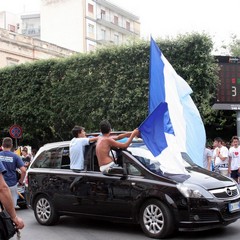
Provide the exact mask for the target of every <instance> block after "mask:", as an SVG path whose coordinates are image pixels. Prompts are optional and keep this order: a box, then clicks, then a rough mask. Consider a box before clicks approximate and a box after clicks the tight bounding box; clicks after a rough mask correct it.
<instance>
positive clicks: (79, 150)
mask: <svg viewBox="0 0 240 240" xmlns="http://www.w3.org/2000/svg"><path fill="white" fill-rule="evenodd" d="M86 145H89V138H73V139H72V140H71V142H70V146H69V152H70V169H78V170H83V169H84V152H85V146H86Z"/></svg>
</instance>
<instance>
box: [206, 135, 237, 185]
mask: <svg viewBox="0 0 240 240" xmlns="http://www.w3.org/2000/svg"><path fill="white" fill-rule="evenodd" d="M203 167H204V168H206V169H207V170H209V171H214V172H217V173H220V174H222V175H225V176H229V177H231V178H233V179H234V180H235V181H236V182H238V183H240V146H239V138H238V136H233V137H232V139H231V142H230V146H228V147H227V146H226V143H225V142H224V141H223V140H222V139H221V138H220V137H216V138H215V139H214V142H213V146H209V147H206V148H205V151H204V157H203Z"/></svg>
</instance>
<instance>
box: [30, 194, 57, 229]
mask: <svg viewBox="0 0 240 240" xmlns="http://www.w3.org/2000/svg"><path fill="white" fill-rule="evenodd" d="M33 210H34V215H35V218H36V219H37V221H38V222H39V223H40V224H41V225H47V226H49V225H53V224H55V223H57V222H58V220H59V214H58V213H57V211H56V209H55V208H54V206H53V203H52V201H51V200H50V199H49V198H48V197H47V196H45V195H39V196H38V197H37V198H36V200H35V202H34V208H33Z"/></svg>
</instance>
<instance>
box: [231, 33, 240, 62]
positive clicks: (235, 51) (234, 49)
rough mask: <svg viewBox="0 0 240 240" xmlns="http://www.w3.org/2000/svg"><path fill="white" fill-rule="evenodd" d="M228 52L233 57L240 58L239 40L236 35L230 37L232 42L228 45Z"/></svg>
mask: <svg viewBox="0 0 240 240" xmlns="http://www.w3.org/2000/svg"><path fill="white" fill-rule="evenodd" d="M229 48H230V52H231V55H232V56H234V57H240V39H239V38H237V36H236V35H233V36H232V42H231V43H230V46H229Z"/></svg>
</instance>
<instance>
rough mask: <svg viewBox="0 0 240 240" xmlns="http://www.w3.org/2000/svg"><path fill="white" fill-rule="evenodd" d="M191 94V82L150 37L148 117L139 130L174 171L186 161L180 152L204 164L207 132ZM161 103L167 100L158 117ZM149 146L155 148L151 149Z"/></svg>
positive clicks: (197, 162)
mask: <svg viewBox="0 0 240 240" xmlns="http://www.w3.org/2000/svg"><path fill="white" fill-rule="evenodd" d="M191 93H192V89H191V88H190V86H189V85H188V83H187V82H186V81H185V80H184V79H182V78H181V77H180V76H179V75H178V74H177V73H176V72H175V70H174V69H173V67H172V66H171V65H170V63H169V62H168V61H167V59H166V58H165V57H164V55H163V54H162V52H161V51H160V49H159V48H158V46H157V44H156V43H155V41H154V40H153V39H151V58H150V83H149V117H148V118H147V119H146V120H145V121H144V122H143V123H142V124H141V126H140V127H139V130H140V132H141V135H142V138H143V140H144V142H145V144H146V145H147V146H148V148H149V150H150V151H151V152H152V153H153V155H155V156H156V157H157V158H159V160H160V161H163V162H164V161H165V167H166V169H167V168H172V172H174V171H177V170H178V168H179V166H180V165H182V164H183V162H181V154H180V152H187V153H188V155H189V156H190V157H191V159H192V160H193V161H194V162H195V163H196V164H198V165H200V166H202V158H203V151H204V147H205V140H206V135H205V129H204V125H203V122H202V120H201V117H200V114H199V112H198V109H197V108H196V106H195V104H194V102H193V101H192V98H191V96H190V94H191ZM160 103H167V105H166V109H164V111H162V115H161V116H160V115H159V114H158V116H156V115H155V114H154V112H155V110H156V111H157V112H158V111H160V110H159V108H160V105H159V104H160ZM152 115H153V116H152ZM159 116H160V117H159ZM152 117H153V118H158V119H159V120H157V119H154V121H152V124H150V125H149V124H148V121H149V120H148V119H149V118H150V119H151V118H152ZM162 118H163V121H162ZM162 124H163V126H161V128H159V125H162ZM149 126H150V127H151V128H152V130H151V131H150V130H149ZM162 128H163V129H164V135H161V138H160V134H159V133H158V134H152V133H153V132H155V131H160V129H162ZM150 133H151V134H150ZM162 142H166V145H165V146H161V143H162ZM149 146H155V147H154V149H152V147H149ZM156 154H159V155H156ZM166 158H167V160H166ZM171 158H172V159H175V160H176V161H175V162H174V164H175V167H174V166H173V165H174V164H173V162H170V161H171ZM166 161H168V162H166ZM167 165H168V166H167ZM177 165H178V166H177Z"/></svg>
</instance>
